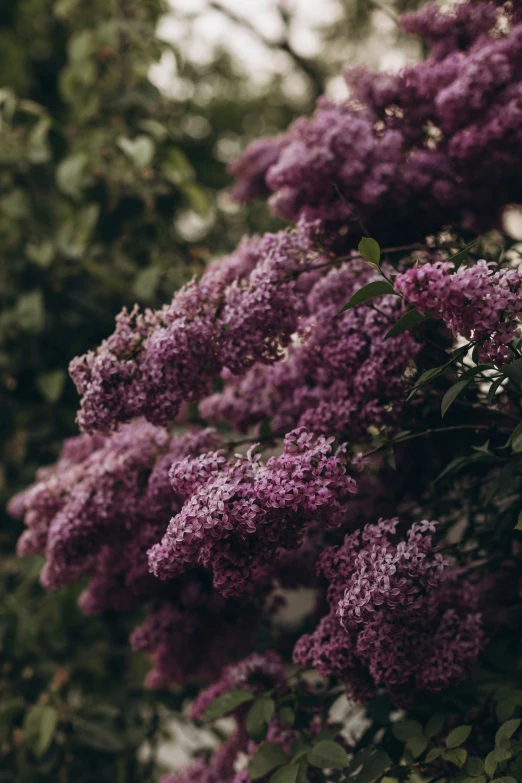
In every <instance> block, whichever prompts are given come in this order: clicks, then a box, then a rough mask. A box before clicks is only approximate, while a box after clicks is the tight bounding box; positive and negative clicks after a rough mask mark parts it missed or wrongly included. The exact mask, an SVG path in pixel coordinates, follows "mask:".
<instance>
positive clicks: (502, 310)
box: [395, 261, 522, 364]
mask: <svg viewBox="0 0 522 783" xmlns="http://www.w3.org/2000/svg"><path fill="white" fill-rule="evenodd" d="M495 267H496V265H495V264H493V263H487V262H486V261H478V262H477V263H476V264H475V265H474V266H471V267H469V268H466V267H460V268H459V269H458V270H457V271H455V269H454V265H453V263H452V262H448V261H445V262H444V261H436V262H434V263H427V264H422V265H419V266H414V267H412V268H411V269H408V270H407V271H406V272H404V273H403V274H399V275H398V276H397V278H396V280H395V288H396V289H397V291H399V292H400V293H402V295H403V296H404V298H405V299H406V301H407V302H408V303H409V304H412V305H414V306H415V307H416V308H417V309H418V310H419V311H420V312H421V313H428V314H429V315H432V316H434V317H435V318H441V319H442V320H443V321H444V322H445V324H446V325H447V326H448V327H449V328H450V329H451V331H452V332H453V334H454V335H455V336H456V335H458V334H461V335H463V336H464V337H466V338H467V339H468V340H471V341H473V342H475V343H478V345H479V352H478V353H479V359H480V361H483V362H493V363H495V364H503V363H504V362H506V361H507V360H508V359H509V357H510V352H509V348H508V345H509V343H510V342H511V340H513V338H515V337H519V336H520V329H519V322H518V319H519V317H520V313H521V312H522V274H520V273H519V272H517V271H515V270H514V269H508V268H503V269H499V270H498V271H496V272H494V271H493V270H494V269H495Z"/></svg>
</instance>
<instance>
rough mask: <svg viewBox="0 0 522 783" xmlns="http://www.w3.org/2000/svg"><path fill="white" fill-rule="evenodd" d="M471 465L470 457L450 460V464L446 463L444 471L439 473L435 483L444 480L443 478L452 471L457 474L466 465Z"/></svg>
mask: <svg viewBox="0 0 522 783" xmlns="http://www.w3.org/2000/svg"><path fill="white" fill-rule="evenodd" d="M471 463H472V460H471V458H470V457H455V459H452V460H451V462H448V464H447V465H446V467H445V468H444V470H442V471H441V472H440V473H439V475H438V476H437V477H436V479H435V482H437V481H440V479H441V478H444V476H447V475H448V474H449V473H453V472H454V471H455V472H457V471H459V470H460V469H461V468H464V467H466V465H471Z"/></svg>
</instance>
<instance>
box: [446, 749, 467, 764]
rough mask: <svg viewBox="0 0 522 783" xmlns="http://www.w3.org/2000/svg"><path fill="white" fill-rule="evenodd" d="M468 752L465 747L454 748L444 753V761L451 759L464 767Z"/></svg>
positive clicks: (453, 762)
mask: <svg viewBox="0 0 522 783" xmlns="http://www.w3.org/2000/svg"><path fill="white" fill-rule="evenodd" d="M467 757H468V752H467V751H466V750H464V748H452V749H451V750H447V751H446V752H445V753H443V754H442V758H443V759H444V761H451V763H452V764H455V766H457V767H463V766H464V764H465V763H466V759H467Z"/></svg>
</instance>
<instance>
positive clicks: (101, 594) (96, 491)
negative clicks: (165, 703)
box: [9, 420, 268, 687]
mask: <svg viewBox="0 0 522 783" xmlns="http://www.w3.org/2000/svg"><path fill="white" fill-rule="evenodd" d="M216 445H217V436H216V435H215V433H213V432H212V431H211V430H202V431H195V432H188V433H186V434H185V435H184V436H182V437H175V436H171V435H169V434H168V433H167V432H166V431H165V430H163V429H161V428H158V427H154V426H152V425H150V424H148V423H147V422H144V421H140V420H137V421H135V422H133V423H131V424H127V425H125V426H124V427H122V429H121V430H120V431H119V432H117V433H115V434H113V435H112V436H110V437H103V436H101V435H96V436H88V435H83V436H81V437H79V438H72V439H71V440H69V441H67V442H66V444H65V446H64V449H63V453H62V456H61V459H60V460H59V461H58V462H57V464H56V465H55V466H53V467H52V468H44V469H43V470H41V471H40V473H39V475H38V477H37V482H36V483H35V484H34V485H33V486H32V487H30V488H29V489H28V490H26V491H25V492H23V493H21V494H20V495H18V496H16V497H15V498H13V500H12V501H11V503H10V507H9V510H10V512H11V514H12V515H13V516H16V517H19V518H24V520H25V523H26V525H27V530H26V532H25V533H24V534H23V535H22V537H21V538H20V541H19V553H20V554H34V553H37V552H38V553H41V554H45V556H46V565H45V567H44V570H43V573H42V576H41V580H42V583H43V585H44V586H45V587H47V588H52V587H58V586H61V585H64V584H66V583H69V582H72V581H74V580H77V579H78V578H79V577H81V576H83V575H85V576H87V577H89V583H88V585H87V587H86V589H85V590H84V591H83V593H82V594H81V597H80V606H81V608H82V609H83V610H84V611H85V612H86V613H89V614H93V613H95V614H98V613H101V612H104V611H107V610H112V611H116V612H126V611H132V610H136V609H140V608H142V606H144V605H148V606H150V610H149V614H148V616H147V618H146V620H145V622H144V624H143V625H142V626H141V627H140V628H139V629H137V630H136V631H135V632H134V633H133V635H132V639H131V641H132V644H133V646H134V648H135V649H139V650H144V651H146V652H148V653H150V654H151V655H152V658H153V664H154V665H153V668H152V670H151V672H150V673H149V676H148V684H149V685H151V686H153V687H160V685H161V686H162V687H164V686H165V685H166V684H168V683H170V682H180V683H181V682H185V681H186V679H187V678H188V677H203V678H204V677H209V676H214V675H215V674H216V673H217V672H218V671H219V670H220V668H221V667H222V666H223V665H224V664H225V663H226V662H227V661H228V660H229V658H230V655H231V653H232V651H234V653H235V654H238V652H239V653H241V652H246V650H247V649H248V647H249V644H250V642H251V639H252V635H253V633H254V632H255V629H256V627H257V624H258V622H259V619H260V614H261V610H262V608H263V602H264V600H265V596H266V591H267V588H268V584H267V582H266V580H265V583H263V584H261V583H258V585H257V592H256V595H255V596H251V597H250V599H249V600H248V601H246V600H243V601H242V602H241V603H238V602H237V601H234V600H228V601H227V600H225V599H224V598H223V596H221V595H220V594H219V593H217V592H216V591H215V590H214V589H213V588H212V584H211V582H212V580H211V578H210V575H209V574H208V573H206V572H205V571H204V570H203V569H201V568H193V569H191V570H190V571H188V572H187V573H185V574H184V576H183V578H182V579H177V580H172V581H171V582H169V583H168V584H167V583H165V582H162V581H160V580H158V579H156V578H155V577H154V576H153V575H152V574H151V573H150V572H149V565H148V561H147V550H148V549H150V547H152V546H153V545H154V544H156V543H157V542H158V541H159V540H160V539H161V537H162V535H163V534H164V533H165V530H166V528H167V526H168V523H169V519H170V518H171V517H172V515H173V514H175V513H177V512H178V511H179V509H180V508H181V506H182V501H181V498H179V497H178V496H176V494H175V493H174V491H173V489H172V487H171V484H170V480H169V470H170V468H171V466H172V464H173V463H174V462H175V461H176V460H182V459H184V458H185V457H186V456H187V455H188V454H194V455H196V454H200V453H201V452H202V451H205V450H206V449H208V448H211V447H212V446H214V447H215V446H216ZM210 643H211V644H212V649H213V655H212V656H209V655H208V647H209V644H210Z"/></svg>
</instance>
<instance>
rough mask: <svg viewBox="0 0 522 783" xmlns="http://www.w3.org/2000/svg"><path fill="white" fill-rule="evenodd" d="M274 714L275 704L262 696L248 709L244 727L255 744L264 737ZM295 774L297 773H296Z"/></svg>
mask: <svg viewBox="0 0 522 783" xmlns="http://www.w3.org/2000/svg"><path fill="white" fill-rule="evenodd" d="M274 712H275V702H274V700H273V699H269V698H266V697H265V696H262V697H261V698H260V699H256V701H255V702H254V703H253V704H252V706H251V707H250V710H249V711H248V715H247V717H246V722H245V727H246V730H247V734H248V735H249V737H252V739H255V740H256V742H260V741H261V740H262V739H264V737H265V735H266V729H267V725H268V723H269V722H270V721H271V720H272V717H273V715H274ZM296 774H297V773H296Z"/></svg>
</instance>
